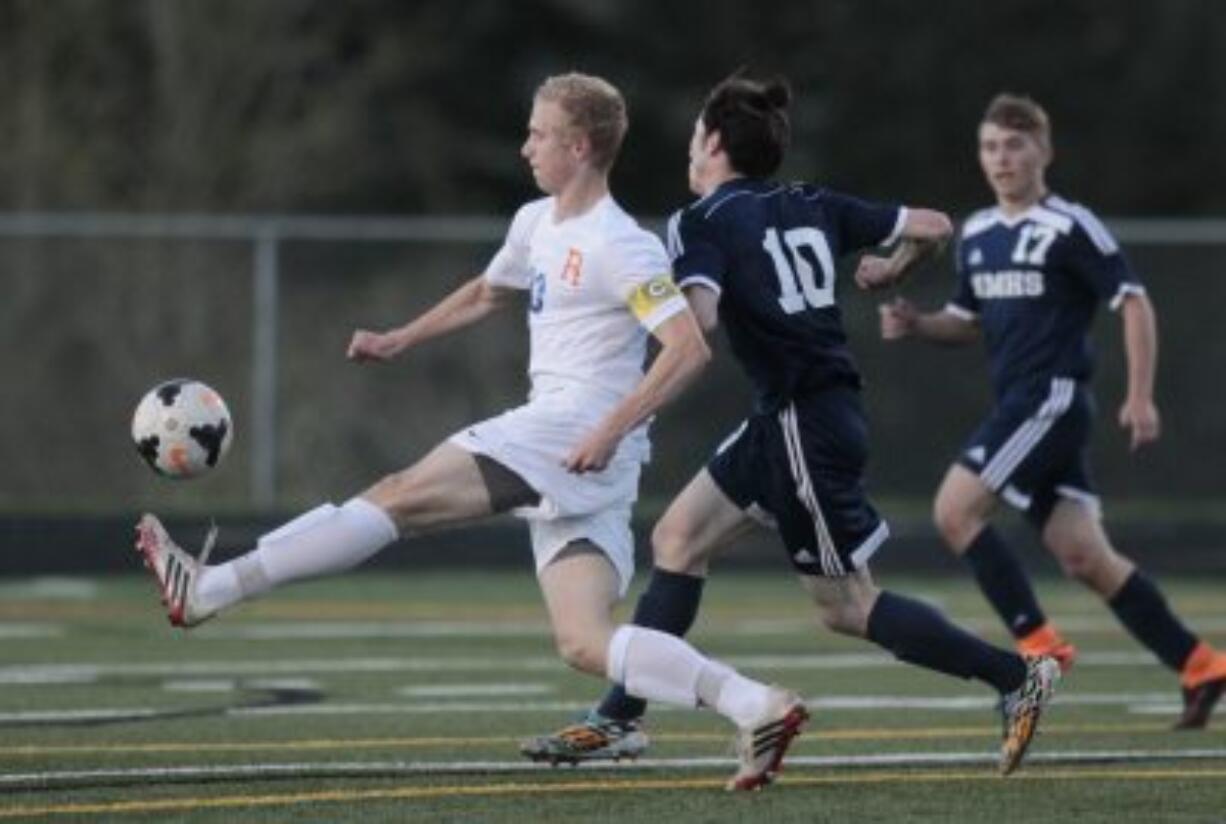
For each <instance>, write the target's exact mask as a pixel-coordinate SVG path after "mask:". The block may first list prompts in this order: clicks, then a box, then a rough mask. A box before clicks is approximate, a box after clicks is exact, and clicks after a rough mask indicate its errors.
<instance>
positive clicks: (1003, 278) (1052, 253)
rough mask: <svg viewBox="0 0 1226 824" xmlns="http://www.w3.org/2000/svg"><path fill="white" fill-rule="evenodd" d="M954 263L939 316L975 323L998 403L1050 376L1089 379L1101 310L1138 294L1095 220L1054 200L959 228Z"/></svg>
mask: <svg viewBox="0 0 1226 824" xmlns="http://www.w3.org/2000/svg"><path fill="white" fill-rule="evenodd" d="M957 265H958V287H957V291H956V293H955V294H954V296H953V299H952V300H951V301H950V302H949V304H948V305H947V306H946V309H947V310H948V311H950V312H952V313H953V314H955V315H958V316H959V317H962V318H965V319H967V320H975V319H977V320H978V321H979V322H980V324H981V326H982V328H983V335H984V341H985V342H986V344H987V349H988V357H989V360H990V362H991V372H992V384H993V388H994V390H995V393H996V397H997V399H998V400H1003V399H1004V398H1005V397H1006V396H1011V395H1014V394H1015V393H1019V392H1020V393H1022V394H1027V393H1034V392H1039V393H1042V392H1045V391H1046V390H1047V387H1048V386H1049V384H1050V383H1051V380H1052V378H1072V379H1074V380H1078V381H1085V380H1088V379H1089V378H1090V375H1091V372H1092V369H1093V359H1092V352H1091V349H1090V340H1089V330H1090V324H1091V322H1092V321H1093V319H1094V313H1095V310H1096V309H1097V307H1098V304H1099V303H1102V302H1104V301H1105V302H1107V303H1108V304H1109V305H1110V306H1111V308H1113V309H1116V308H1118V307H1119V306H1120V304H1121V303H1122V302H1123V300H1124V298H1125V296H1127V295H1128V294H1129V293H1142V292H1144V291H1145V290H1144V287H1142V285H1141V283H1140V281H1139V280H1138V279H1137V276H1136V274H1135V273H1134V272H1133V270H1132V268H1131V267H1130V266H1129V265H1128V261H1127V260H1126V259H1125V257H1124V255H1123V253H1122V252H1121V251H1120V248H1119V246H1118V244H1117V243H1116V242H1115V238H1113V237H1112V236H1111V233H1110V232H1109V231H1108V230H1107V228H1106V227H1105V226H1103V224H1102V223H1101V222H1100V221H1099V220H1098V218H1096V217H1095V216H1094V214H1093V213H1092V212H1090V210H1089V209H1087V208H1085V207H1084V206H1081V205H1078V204H1076V203H1070V202H1069V201H1067V200H1064V199H1063V198H1060V197H1057V196H1056V195H1047V196H1046V197H1044V198H1043V199H1042V200H1040V201H1039V202H1038V203H1036V204H1034V205H1033V206H1031V207H1030V208H1029V209H1027V210H1026V211H1025V212H1022V213H1021V214H1018V215H1014V216H1012V217H1010V216H1007V215H1005V214H1004V213H1003V212H1002V211H1001V210H1000V209H999V208H992V209H985V210H983V211H981V212H976V213H975V214H974V215H972V216H971V217H970V218H969V219H967V221H966V223H964V224H963V226H962V233H961V236H960V238H959V241H958V253H957Z"/></svg>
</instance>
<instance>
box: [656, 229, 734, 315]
mask: <svg viewBox="0 0 1226 824" xmlns="http://www.w3.org/2000/svg"><path fill="white" fill-rule="evenodd" d="M715 231H716V230H715V227H714V226H713V225H712V224H711V223H710V222H709V221H708V220H706V219H705V218H704V217H703V216H702V214H701V213H700V212H698V211H697V210H695V209H681V210H679V211H677V212H675V213H674V214H673V216H672V217H671V218H669V221H668V255H669V257H670V258H671V259H672V264H673V276H674V278H675V279H676V282H677V285H678V286H679V287H681V288H682V289H686V288H689V287H691V286H702V287H705V288H707V289H710V290H711V291H713V292H715V293H716V294H717V295H718V294H719V293H720V292H722V291H723V288H724V277H725V276H726V275H727V272H728V263H727V258H726V257H725V255H724V251H723V249H722V248H721V247H720V244H719V243H718V241H717V240H716V238H715Z"/></svg>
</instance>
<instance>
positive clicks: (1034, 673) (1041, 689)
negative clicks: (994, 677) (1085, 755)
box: [1000, 656, 1060, 775]
mask: <svg viewBox="0 0 1226 824" xmlns="http://www.w3.org/2000/svg"><path fill="white" fill-rule="evenodd" d="M1059 680H1060V663H1059V662H1058V661H1056V659H1055V658H1052V657H1050V656H1044V657H1041V658H1028V659H1026V680H1025V681H1023V682H1022V685H1021V686H1020V687H1018V688H1017V689H1016V690H1014V691H1013V692H1011V693H1009V694H1007V695H1005V696H1004V705H1003V707H1004V713H1005V738H1004V741H1003V742H1002V743H1001V747H1000V774H1001V775H1008V774H1009V773H1011V772H1013V771H1014V770H1015V769H1017V766H1018V764H1020V763H1022V756H1024V755H1025V754H1026V749H1027V748H1028V747H1029V746H1030V742H1031V741H1032V740H1034V735H1035V733H1036V732H1037V731H1038V729H1039V717H1040V716H1041V715H1042V714H1043V708H1044V707H1046V706H1047V702H1048V701H1050V700H1051V697H1052V693H1053V692H1054V691H1055V686H1056V682H1057V681H1059Z"/></svg>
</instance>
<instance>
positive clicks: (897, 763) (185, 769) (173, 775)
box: [0, 748, 1226, 788]
mask: <svg viewBox="0 0 1226 824" xmlns="http://www.w3.org/2000/svg"><path fill="white" fill-rule="evenodd" d="M1219 759H1226V749H1221V748H1219V749H1185V750H1069V751H1065V752H1041V753H1032V754H1031V755H1029V756H1028V757H1027V759H1026V761H1027V763H1028V764H1031V765H1034V764H1053V765H1054V764H1121V763H1137V762H1155V761H1157V762H1183V761H1209V760H1219ZM997 760H998V756H997V754H996V753H992V752H901V753H877V754H872V755H841V756H793V757H791V758H789V759H788V760H787V765H788V766H789V767H790V768H792V769H795V768H798V767H812V768H825V769H840V768H842V769H854V768H866V767H870V768H871V767H932V766H964V765H968V764H984V765H995V764H996V763H997ZM735 765H736V761H735V759H732V758H642V759H639V760H638V761H633V762H625V763H609V762H593V763H590V764H585V765H583V770H584V771H585V772H587V771H593V770H596V771H602V772H636V771H654V770H708V769H726V768H730V767H733V766H735ZM551 769H552V768H551V767H549V766H548V765H545V764H534V763H531V762H528V761H522V760H521V761H442V762H423V761H358V762H346V761H335V762H329V761H307V762H292V763H272V764H241V765H221V764H217V765H192V766H174V767H144V768H141V767H135V768H119V769H98V770H53V771H45V772H27V773H8V774H0V787H7V788H15V787H27V788H29V787H52V786H64V785H72V784H89V783H96V782H101V781H109V782H122V783H133V784H136V783H140V784H145V783H150V782H166V783H170V782H176V781H179V782H182V781H196V780H201V779H214V780H216V779H262V778H271V777H293V778H308V777H309V778H344V777H360V776H370V775H379V776H386V775H448V774H472V773H482V774H490V773H501V774H508V773H514V774H530V773H545V772H549V771H550V770H551Z"/></svg>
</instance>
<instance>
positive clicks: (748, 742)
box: [725, 687, 809, 791]
mask: <svg viewBox="0 0 1226 824" xmlns="http://www.w3.org/2000/svg"><path fill="white" fill-rule="evenodd" d="M808 720H809V711H808V710H807V709H806V708H805V704H804V701H802V700H801V699H800V696H798V695H797V694H796V693H794V692H788V691H787V690H782V689H779V688H778V687H771V698H770V703H769V705H768V708H767V711H766V713H765V715H764V716H763V717H762V719H761V720H759V721H757V722H756V723H754V724H753V725H752V726H749V727H742V728H741V730H740V731H739V732H738V733H737V737H736V753H737V757H738V758H739V759H740V762H741V766H740V769H738V770H737V771H736V774H735V775H733V776H732V778H730V779H728V783H727V785H726V786H725V789H727V790H731V791H736V790H760V789H762V788H763V787H765V786H766V785H767V784H769V783H771V782H772V781H774V780H775V776H776V775H778V774H779V772H780V771H781V770H782V769H783V756H784V754H785V753H786V752H787V751H788V747H789V746H791V744H792V741H793V740H794V739H795V738H796V736H798V735H800V731H801V729H802V728H803V727H804V725H805V722H806V721H808Z"/></svg>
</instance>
